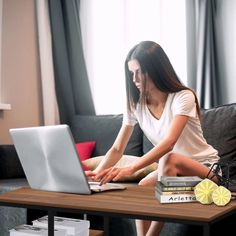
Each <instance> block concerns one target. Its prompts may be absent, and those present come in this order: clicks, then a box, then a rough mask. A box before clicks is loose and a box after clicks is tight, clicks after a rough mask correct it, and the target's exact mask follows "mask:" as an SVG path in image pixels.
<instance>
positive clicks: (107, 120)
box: [70, 115, 143, 156]
mask: <svg viewBox="0 0 236 236" xmlns="http://www.w3.org/2000/svg"><path fill="white" fill-rule="evenodd" d="M121 125H122V115H98V116H87V115H84V116H83V115H76V116H74V117H73V119H72V121H71V124H70V127H71V130H72V134H73V136H74V139H75V141H76V142H84V141H87V140H96V147H95V150H94V152H93V156H101V155H104V154H105V153H106V152H107V151H108V149H109V148H110V147H111V146H112V144H113V143H114V141H115V138H116V136H117V134H118V132H119V130H120V127H121ZM142 143H143V140H142V131H141V129H140V128H139V126H135V128H134V132H133V134H132V136H131V139H130V141H129V143H128V145H127V147H126V150H125V154H127V155H134V156H141V155H142V147H143V144H142Z"/></svg>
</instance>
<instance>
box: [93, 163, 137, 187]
mask: <svg viewBox="0 0 236 236" xmlns="http://www.w3.org/2000/svg"><path fill="white" fill-rule="evenodd" d="M134 172H135V171H134V169H133V167H132V166H127V167H123V168H119V167H110V168H108V169H105V170H103V171H101V172H100V173H99V174H97V175H96V176H95V179H96V180H97V181H100V184H101V185H102V184H106V183H108V182H110V181H111V180H112V181H117V180H119V179H120V178H121V177H123V176H130V175H132V174H133V173H134Z"/></svg>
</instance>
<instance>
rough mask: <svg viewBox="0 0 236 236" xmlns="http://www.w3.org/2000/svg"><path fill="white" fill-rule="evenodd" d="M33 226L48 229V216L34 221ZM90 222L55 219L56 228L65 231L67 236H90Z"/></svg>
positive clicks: (63, 218)
mask: <svg viewBox="0 0 236 236" xmlns="http://www.w3.org/2000/svg"><path fill="white" fill-rule="evenodd" d="M32 222H33V226H37V227H48V216H43V217H41V218H39V219H37V220H34V221H32ZM89 227H90V222H89V221H88V220H80V219H73V218H65V217H59V216H55V217H54V228H55V229H64V230H66V232H67V236H89Z"/></svg>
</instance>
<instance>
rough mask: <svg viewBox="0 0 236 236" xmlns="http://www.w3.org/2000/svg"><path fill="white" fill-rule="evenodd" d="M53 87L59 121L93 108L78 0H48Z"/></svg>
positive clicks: (88, 113) (85, 112)
mask: <svg viewBox="0 0 236 236" xmlns="http://www.w3.org/2000/svg"><path fill="white" fill-rule="evenodd" d="M49 14H50V22H51V30H52V49H53V61H54V73H55V86H56V94H57V99H58V107H59V115H60V122H61V123H70V120H71V118H72V117H73V116H74V115H75V114H80V115H94V114H95V109H94V104H93V100H92V95H91V90H90V86H89V81H88V76H87V71H86V65H85V60H84V55H83V48H82V39H81V30H80V20H79V0H69V1H65V0H49Z"/></svg>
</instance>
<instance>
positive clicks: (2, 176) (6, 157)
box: [0, 104, 236, 236]
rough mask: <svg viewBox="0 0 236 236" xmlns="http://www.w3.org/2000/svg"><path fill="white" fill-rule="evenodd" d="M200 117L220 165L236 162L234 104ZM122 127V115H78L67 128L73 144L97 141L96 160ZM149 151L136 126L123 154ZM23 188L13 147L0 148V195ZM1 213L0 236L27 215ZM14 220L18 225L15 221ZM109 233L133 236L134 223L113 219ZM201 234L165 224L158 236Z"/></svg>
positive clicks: (204, 112)
mask: <svg viewBox="0 0 236 236" xmlns="http://www.w3.org/2000/svg"><path fill="white" fill-rule="evenodd" d="M201 113H202V127H203V133H204V136H205V138H206V140H207V141H208V143H210V144H211V145H212V146H214V147H215V148H216V149H217V150H218V151H219V156H220V157H221V159H220V161H223V162H227V161H234V160H235V161H236V104H229V105H224V106H219V107H216V108H212V109H207V110H202V111H201ZM121 124H122V115H103V116H81V115H77V116H75V117H74V118H73V119H72V121H71V123H70V127H71V130H72V134H73V136H74V139H75V141H76V142H83V141H96V147H95V150H94V152H93V156H99V155H104V154H105V153H106V151H107V150H108V149H109V148H110V146H111V145H112V144H113V142H114V140H115V138H116V136H117V134H118V132H119V129H120V126H121ZM150 148H152V144H151V143H150V142H149V141H148V140H147V139H146V137H145V136H144V135H143V133H142V131H141V129H140V128H139V126H136V127H135V130H134V133H133V135H132V137H131V140H130V142H129V144H128V146H127V148H126V150H125V154H128V155H135V156H142V155H143V154H144V153H146V152H147V151H148V150H150ZM223 174H225V170H223ZM230 176H231V178H235V179H236V168H235V169H231V172H230ZM26 184H27V182H26V180H25V179H24V173H23V170H22V168H21V165H20V163H19V160H18V157H17V155H16V153H15V150H14V147H13V146H12V145H2V146H1V145H0V192H5V191H9V190H11V189H14V188H16V187H20V186H25V185H26ZM147 204H148V203H147ZM2 209H3V208H0V235H1V236H6V235H7V234H6V232H7V228H9V227H13V226H14V223H15V224H16V223H19V222H18V221H19V218H21V219H24V220H25V218H26V212H23V213H22V212H21V214H22V215H21V216H16V215H14V214H13V213H12V212H6V211H5V212H2ZM23 210H24V209H23ZM3 217H7V218H8V219H10V222H11V223H10V224H9V223H6V221H4V222H1V219H2V218H3ZM12 219H14V220H12ZM15 219H17V220H18V221H15ZM90 219H91V221H92V222H91V225H92V227H93V226H95V225H96V226H98V227H99V225H100V224H101V219H98V218H96V217H92V216H91V218H90ZM232 222H233V221H232ZM224 224H225V225H227V226H228V227H230V226H231V221H227V222H224ZM232 225H233V223H232ZM220 228H221V227H220V226H218V225H216V226H215V227H213V232H214V235H218V234H219V232H220V230H219V229H220ZM224 228H225V226H224ZM3 229H4V230H5V231H4V232H5V234H2V232H3V231H1V230H3ZM110 230H111V231H110V232H111V234H110V235H113V236H114V235H117V236H118V235H119V236H120V235H122V236H126V235H127V236H132V235H135V227H134V220H130V219H118V218H112V219H111V225H110ZM201 230H202V229H201V228H200V227H192V226H191V227H188V226H187V225H183V224H176V223H166V224H165V226H164V228H163V231H162V233H161V235H162V236H180V235H181V236H184V235H191V236H192V235H201V234H202V231H201Z"/></svg>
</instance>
